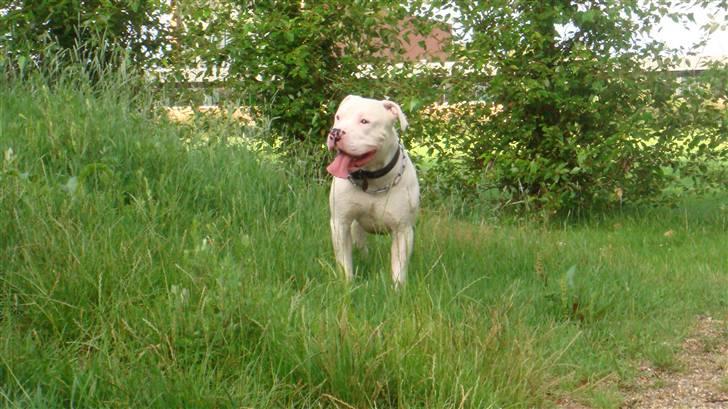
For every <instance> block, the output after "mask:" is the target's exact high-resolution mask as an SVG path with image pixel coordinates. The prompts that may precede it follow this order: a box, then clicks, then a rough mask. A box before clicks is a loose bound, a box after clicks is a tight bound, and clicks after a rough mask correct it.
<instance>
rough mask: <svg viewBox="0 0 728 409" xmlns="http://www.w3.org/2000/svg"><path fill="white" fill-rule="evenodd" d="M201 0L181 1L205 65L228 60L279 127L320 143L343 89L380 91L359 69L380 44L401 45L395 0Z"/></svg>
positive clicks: (375, 61)
mask: <svg viewBox="0 0 728 409" xmlns="http://www.w3.org/2000/svg"><path fill="white" fill-rule="evenodd" d="M203 3H204V4H200V3H199V2H195V1H192V2H188V3H180V7H182V9H181V10H182V12H181V15H182V16H184V21H185V24H184V26H185V29H186V33H185V38H186V40H187V41H188V44H194V46H193V47H190V48H189V50H190V51H192V53H193V55H194V56H195V57H200V58H201V60H202V61H204V62H205V63H206V64H207V67H208V68H210V67H221V66H226V67H228V75H229V78H230V79H231V80H232V81H235V83H236V84H237V85H238V86H240V87H241V90H242V91H243V92H244V95H245V97H244V98H249V99H250V101H246V102H250V103H252V104H253V105H255V106H259V107H263V108H264V111H265V113H266V114H267V115H269V116H270V117H271V118H272V119H273V125H274V127H275V129H277V130H278V131H279V133H282V134H285V135H287V137H288V138H290V139H298V140H307V139H309V138H310V139H311V140H312V141H315V142H316V143H317V146H318V145H320V141H321V140H323V134H324V130H325V129H326V128H328V127H329V126H330V113H331V112H332V111H333V110H334V109H335V106H336V104H338V102H339V101H340V100H341V99H342V98H343V97H344V96H345V95H347V94H349V93H354V92H356V91H363V92H365V93H366V94H367V95H377V94H378V93H377V90H374V89H364V88H363V87H362V86H361V85H358V86H357V82H359V79H358V77H357V74H358V73H361V72H362V70H363V69H364V68H365V67H368V68H369V69H374V67H377V66H379V65H381V64H382V63H383V62H384V61H385V59H384V54H382V53H381V52H380V49H381V48H382V47H383V45H387V46H389V47H392V48H393V49H395V52H396V48H397V47H398V46H397V44H398V41H396V40H395V39H394V35H396V34H397V31H396V30H394V27H396V25H397V22H398V21H399V19H400V18H401V16H402V13H403V11H404V9H403V8H402V6H401V5H400V4H399V2H396V1H376V2H353V3H352V2H349V1H306V2H301V1H297V0H276V1H264V2H248V1H237V2H230V3H220V4H218V3H214V2H203ZM392 44H394V46H392ZM200 49H202V50H204V51H202V52H200V51H198V50H200ZM188 60H189V59H188ZM238 81H239V82H238ZM380 89H381V87H380ZM309 143H311V142H309Z"/></svg>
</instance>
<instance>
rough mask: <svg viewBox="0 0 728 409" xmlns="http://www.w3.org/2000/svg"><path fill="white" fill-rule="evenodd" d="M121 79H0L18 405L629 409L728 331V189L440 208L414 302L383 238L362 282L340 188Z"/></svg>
mask: <svg viewBox="0 0 728 409" xmlns="http://www.w3.org/2000/svg"><path fill="white" fill-rule="evenodd" d="M101 85H102V86H96V87H91V86H89V85H88V84H87V83H84V82H83V81H74V80H67V81H58V82H57V83H54V84H51V85H49V84H47V83H46V82H45V81H44V80H42V79H37V78H36V79H33V78H31V79H28V80H26V81H20V82H12V83H3V84H2V86H1V87H0V151H1V152H2V153H3V155H2V156H1V157H0V160H2V162H1V163H0V402H2V405H3V406H5V407H21V408H51V407H119V408H127V407H150V408H152V407H159V408H169V407H255V408H268V407H271V408H276V407H281V408H282V407H300V408H314V407H340V408H350V407H360V408H364V407H377V408H392V407H399V408H416V407H421V408H447V407H453V408H454V407H472V408H487V407H494V408H495V407H524V408H525V407H552V406H558V404H559V403H560V402H562V401H563V400H565V399H568V400H569V401H576V402H581V403H583V404H587V405H590V406H593V407H607V408H608V407H618V406H619V404H620V403H621V402H622V399H623V396H622V393H621V390H622V388H623V387H624V386H625V385H630V384H631V383H632V382H633V381H634V376H635V374H636V371H637V369H638V367H639V366H640V365H641V364H643V363H644V362H648V363H650V364H651V365H654V366H656V367H659V368H664V369H667V370H680V368H679V365H677V363H676V361H675V352H676V350H677V349H678V348H679V345H680V341H681V339H682V338H683V337H685V336H686V335H687V334H688V332H689V331H690V329H691V327H692V325H693V323H694V320H695V317H696V315H698V314H711V315H713V316H716V317H723V318H724V317H726V316H728V250H727V247H726V244H725V239H726V232H727V231H728V206H727V205H726V203H727V200H728V198H727V197H726V196H725V195H723V196H718V197H712V198H703V199H697V198H685V200H684V201H683V202H682V203H681V204H680V205H679V206H677V207H674V208H667V207H665V208H649V209H646V208H643V209H625V210H623V211H621V212H618V213H613V214H606V215H592V217H590V218H589V220H585V221H574V220H566V221H562V222H550V223H543V222H537V221H523V220H512V219H508V218H504V219H495V218H493V217H492V214H493V213H492V212H490V211H488V209H485V208H483V209H478V208H475V207H474V208H472V209H471V211H470V212H469V216H467V217H464V216H456V214H457V215H461V214H462V213H461V212H455V211H452V209H448V208H446V207H445V208H437V209H435V208H425V209H423V211H422V213H421V217H420V220H419V222H418V225H417V228H416V245H415V250H414V257H413V260H412V265H411V267H410V274H409V281H408V283H407V286H406V287H405V288H404V289H403V290H402V291H400V292H396V291H394V290H393V288H392V284H391V280H390V278H389V273H388V265H389V263H388V242H387V239H386V238H384V237H381V238H379V237H377V238H375V239H374V240H372V242H371V243H370V244H371V247H372V248H371V250H373V251H370V255H369V258H367V259H363V258H362V257H357V258H356V263H357V266H358V275H357V278H356V280H355V281H354V282H353V283H352V284H346V283H345V282H344V280H343V278H342V276H341V274H339V273H338V272H337V269H336V268H335V265H334V257H333V251H332V249H331V244H330V239H329V232H328V207H327V191H328V187H327V186H326V185H320V184H317V183H316V182H315V181H311V180H306V179H305V178H301V177H300V175H301V174H303V173H304V172H298V171H297V170H295V169H293V170H292V169H290V168H287V167H285V166H281V165H280V164H279V163H276V162H272V161H270V160H268V159H265V157H264V156H261V155H260V154H256V153H251V152H250V151H249V150H247V149H246V148H245V146H244V144H243V145H240V144H237V145H234V146H229V145H227V144H225V143H217V142H215V140H209V139H208V140H207V141H206V142H204V143H196V144H190V143H189V140H190V138H192V139H193V140H194V138H195V132H196V130H195V128H190V127H186V126H178V125H174V124H170V123H168V122H166V121H165V120H162V119H161V118H162V116H163V115H162V114H161V113H159V114H157V113H155V112H157V110H155V109H154V105H153V102H152V101H151V100H150V99H148V98H146V97H143V96H140V94H135V93H134V92H133V91H132V87H129V86H128V84H125V83H123V82H114V81H110V82H109V83H103V84H101ZM211 126H213V128H212V130H209V129H208V132H213V133H215V132H219V133H222V134H223V135H222V136H224V138H221V140H226V139H230V138H240V137H242V138H245V137H247V135H249V134H252V133H254V131H248V130H246V129H245V128H242V127H241V126H230V124H226V125H220V126H219V127H217V128H215V127H214V126H215V125H214V124H213V125H211ZM249 132H250V133H249ZM309 173H311V172H309ZM484 215H488V217H484Z"/></svg>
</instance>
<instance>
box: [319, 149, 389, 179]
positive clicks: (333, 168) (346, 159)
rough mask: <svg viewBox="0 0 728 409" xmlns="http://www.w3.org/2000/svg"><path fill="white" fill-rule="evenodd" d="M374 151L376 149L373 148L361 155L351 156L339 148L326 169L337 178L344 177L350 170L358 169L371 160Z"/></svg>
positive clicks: (347, 175) (375, 151)
mask: <svg viewBox="0 0 728 409" xmlns="http://www.w3.org/2000/svg"><path fill="white" fill-rule="evenodd" d="M376 153H377V150H376V149H374V150H372V151H369V152H367V153H365V154H363V155H359V156H353V155H350V154H348V153H346V152H345V151H343V150H341V149H339V150H338V151H337V152H336V157H335V158H334V161H333V162H331V164H330V165H329V166H327V167H326V170H327V171H328V172H329V173H331V174H332V175H334V176H336V177H337V178H342V179H346V178H347V177H349V174H350V173H351V172H355V171H357V170H359V169H360V168H361V167H362V166H364V165H366V164H367V163H368V162H369V161H370V160H372V158H374V155H375V154H376Z"/></svg>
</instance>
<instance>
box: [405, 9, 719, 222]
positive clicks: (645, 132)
mask: <svg viewBox="0 0 728 409" xmlns="http://www.w3.org/2000/svg"><path fill="white" fill-rule="evenodd" d="M455 3H456V7H457V9H458V10H459V13H458V14H459V22H460V23H461V24H462V25H463V30H462V31H463V32H465V33H467V36H469V39H468V41H466V42H465V43H463V44H462V45H461V46H459V47H455V48H454V49H453V50H452V52H453V54H452V59H453V60H454V61H457V64H456V65H455V68H454V70H453V71H454V72H453V75H452V76H451V77H450V78H449V81H448V90H449V91H448V96H449V99H450V101H451V102H458V101H473V100H475V101H482V102H484V103H476V104H471V105H469V107H468V109H467V110H465V111H462V110H460V111H458V109H457V108H456V109H455V112H457V114H454V115H450V116H449V117H448V118H446V119H445V122H446V123H445V124H442V123H434V122H432V121H426V122H424V123H423V124H422V128H421V129H420V130H419V132H421V133H422V138H423V141H422V144H424V145H427V146H429V147H430V150H431V151H433V152H436V151H437V150H443V149H444V150H446V151H447V152H450V153H449V154H447V155H442V154H440V155H436V156H437V159H439V161H440V162H439V163H440V164H441V165H442V166H441V167H443V168H445V169H449V172H446V174H448V175H450V176H452V177H453V179H454V180H456V181H458V182H460V181H462V182H464V186H465V187H466V189H465V190H468V187H469V188H470V190H471V191H472V190H496V191H498V192H500V197H501V203H502V204H504V205H506V204H508V205H512V204H519V205H524V206H525V207H526V208H527V209H533V208H541V209H545V210H547V211H548V212H551V211H559V210H575V209H584V208H591V207H604V206H612V205H621V204H622V203H625V202H629V203H637V202H644V201H655V200H659V199H661V198H665V197H666V196H665V193H666V192H668V190H667V188H668V187H671V186H672V187H674V186H682V187H684V188H690V189H693V190H701V191H706V190H709V189H710V188H711V187H716V186H719V184H720V183H721V182H720V181H721V178H723V179H722V180H725V179H724V178H725V171H726V166H725V165H726V161H727V160H728V144H727V143H726V142H728V132H727V130H726V126H727V125H728V122H727V121H726V119H727V118H728V116H727V115H726V111H725V109H724V108H722V105H721V101H725V99H726V82H725V81H720V80H719V78H723V79H725V75H726V67H725V65H724V66H722V67H721V66H716V67H715V68H714V70H713V71H712V72H708V73H706V74H705V75H704V76H701V77H694V78H690V79H688V80H687V81H684V82H681V81H680V80H679V79H678V78H677V77H675V76H674V75H672V74H670V73H669V72H667V70H668V69H670V68H671V67H673V66H675V64H676V63H678V62H679V59H678V58H676V57H674V55H675V53H674V52H671V51H670V50H669V49H666V47H665V46H664V45H663V44H660V43H657V42H654V41H651V42H646V43H642V44H640V43H638V42H636V39H637V38H638V37H639V36H640V35H641V34H644V33H649V31H650V30H651V29H652V27H653V25H654V24H655V22H656V21H657V20H658V19H659V18H660V17H664V15H665V13H666V10H667V9H662V8H661V7H656V6H655V5H654V4H651V5H645V6H644V7H640V6H638V5H636V4H632V3H625V4H622V5H621V6H620V7H616V5H615V4H612V2H610V1H598V2H593V4H592V3H589V4H576V3H575V2H571V1H554V2H549V3H539V2H529V1H495V2H488V3H473V2H465V1H463V2H455ZM662 3H663V2H660V5H664V4H662ZM706 3H707V2H706ZM433 6H434V7H435V8H438V7H445V6H446V4H445V3H444V2H434V4H433ZM671 16H672V17H674V18H676V19H677V18H680V17H681V16H680V15H678V14H675V15H671ZM564 25H567V26H564ZM560 26H561V27H565V28H563V31H562V32H559V30H558V28H559V27H560ZM567 28H568V29H567ZM648 66H649V68H646V67H648ZM413 122H414V123H415V126H417V125H416V122H415V121H413ZM428 138H430V139H428ZM453 153H457V156H456V158H457V161H456V162H453V161H452V154H453ZM707 164H713V165H714V166H713V168H712V169H710V170H709V169H708V168H707V167H706V166H708V165H707ZM463 171H464V172H465V173H464V174H463V173H462V172H463ZM687 177H689V178H691V181H690V183H683V182H684V180H685V178H687ZM456 186H458V189H461V188H462V186H463V183H456ZM669 192H671V193H676V192H677V191H676V190H674V189H673V190H670V191H669Z"/></svg>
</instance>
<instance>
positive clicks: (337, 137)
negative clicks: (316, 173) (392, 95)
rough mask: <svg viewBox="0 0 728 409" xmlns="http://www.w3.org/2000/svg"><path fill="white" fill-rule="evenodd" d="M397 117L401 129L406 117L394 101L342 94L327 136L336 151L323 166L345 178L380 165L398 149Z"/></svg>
mask: <svg viewBox="0 0 728 409" xmlns="http://www.w3.org/2000/svg"><path fill="white" fill-rule="evenodd" d="M397 120H399V124H400V128H402V130H403V131H404V130H405V129H406V128H407V118H405V116H404V113H402V109H401V108H400V107H399V105H397V104H396V103H395V102H392V101H387V100H384V101H379V100H376V99H369V98H362V97H360V96H356V95H349V96H347V97H346V98H344V100H343V101H341V104H340V105H339V109H338V110H337V111H336V116H335V117H334V126H333V127H332V128H331V131H330V132H329V135H328V137H327V141H326V144H327V145H328V147H329V150H334V149H336V151H337V153H336V158H335V159H334V161H333V162H332V163H331V164H330V165H329V166H328V167H327V168H326V170H328V171H329V173H331V174H332V175H334V176H336V177H339V178H346V177H348V176H349V173H351V172H354V171H356V170H358V169H377V168H381V167H383V166H384V164H386V163H387V162H388V161H389V160H391V157H392V155H393V154H394V151H395V150H396V149H398V145H399V142H398V137H397V131H396V129H395V123H396V122H397Z"/></svg>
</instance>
